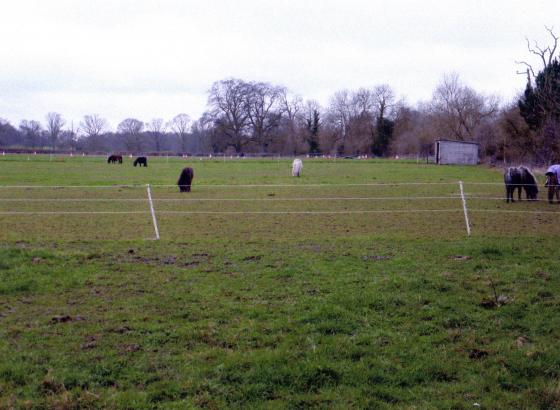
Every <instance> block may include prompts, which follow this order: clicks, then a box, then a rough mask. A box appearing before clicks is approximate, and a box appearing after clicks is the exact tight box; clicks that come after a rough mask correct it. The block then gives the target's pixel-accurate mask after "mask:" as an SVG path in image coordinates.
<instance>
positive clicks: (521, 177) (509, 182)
mask: <svg viewBox="0 0 560 410" xmlns="http://www.w3.org/2000/svg"><path fill="white" fill-rule="evenodd" d="M504 183H505V185H506V202H509V201H510V200H511V202H515V200H514V199H513V194H514V192H515V189H516V188H517V197H518V199H519V200H520V201H521V188H523V189H524V190H525V195H526V196H527V199H528V200H529V201H535V200H536V199H537V195H538V193H539V188H538V186H537V180H536V179H535V176H534V175H533V174H532V173H531V171H529V170H528V169H527V168H525V167H523V166H521V167H510V168H508V169H507V170H506V172H505V173H504Z"/></svg>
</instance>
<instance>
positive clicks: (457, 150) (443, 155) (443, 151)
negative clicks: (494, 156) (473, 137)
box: [435, 140, 479, 165]
mask: <svg viewBox="0 0 560 410" xmlns="http://www.w3.org/2000/svg"><path fill="white" fill-rule="evenodd" d="M478 149H479V144H478V143H476V142H468V141H451V140H438V141H436V146H435V154H436V155H435V156H436V164H454V165H476V164H478Z"/></svg>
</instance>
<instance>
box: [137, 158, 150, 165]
mask: <svg viewBox="0 0 560 410" xmlns="http://www.w3.org/2000/svg"><path fill="white" fill-rule="evenodd" d="M136 165H139V166H142V165H143V166H145V167H147V166H148V159H147V158H146V157H138V158H136V159H135V160H134V166H136Z"/></svg>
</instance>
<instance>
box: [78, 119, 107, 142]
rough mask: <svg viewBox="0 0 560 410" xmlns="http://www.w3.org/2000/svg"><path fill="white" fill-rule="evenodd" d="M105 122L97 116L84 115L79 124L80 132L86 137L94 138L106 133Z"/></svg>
mask: <svg viewBox="0 0 560 410" xmlns="http://www.w3.org/2000/svg"><path fill="white" fill-rule="evenodd" d="M107 128H108V124H107V120H105V119H104V118H101V117H100V116H99V115H97V114H93V115H85V116H84V119H83V120H82V121H81V122H80V130H81V131H82V132H83V133H84V134H85V135H86V136H88V137H96V136H99V135H101V134H103V133H104V132H105V131H107Z"/></svg>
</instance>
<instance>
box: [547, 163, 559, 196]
mask: <svg viewBox="0 0 560 410" xmlns="http://www.w3.org/2000/svg"><path fill="white" fill-rule="evenodd" d="M559 174H560V165H558V164H556V165H551V166H550V167H548V169H547V170H546V174H545V175H546V183H545V184H544V186H545V187H547V188H548V203H550V204H552V203H553V202H554V195H555V194H556V201H558V203H560V184H559V181H560V178H559Z"/></svg>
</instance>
